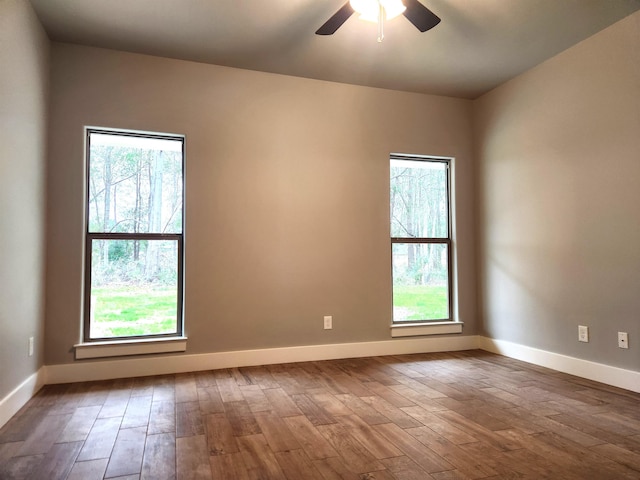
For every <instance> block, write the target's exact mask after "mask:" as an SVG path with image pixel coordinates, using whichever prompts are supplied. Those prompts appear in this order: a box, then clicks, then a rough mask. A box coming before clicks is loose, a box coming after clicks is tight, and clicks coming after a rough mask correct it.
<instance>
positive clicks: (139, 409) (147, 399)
mask: <svg viewBox="0 0 640 480" xmlns="http://www.w3.org/2000/svg"><path fill="white" fill-rule="evenodd" d="M151 399H152V396H151V395H148V396H133V394H132V396H131V398H130V399H129V402H128V403H127V409H126V410H125V413H124V417H123V418H122V425H121V427H120V428H133V427H145V426H147V425H148V424H149V414H150V413H151Z"/></svg>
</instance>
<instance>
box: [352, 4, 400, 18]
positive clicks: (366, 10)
mask: <svg viewBox="0 0 640 480" xmlns="http://www.w3.org/2000/svg"><path fill="white" fill-rule="evenodd" d="M349 3H350V4H351V8H353V9H354V10H355V11H356V12H358V15H360V19H362V20H366V21H368V22H374V23H378V20H379V18H378V17H379V16H380V11H381V9H380V7H382V8H383V9H384V13H385V20H391V19H392V18H395V17H397V16H398V15H401V14H402V13H403V12H404V11H405V10H406V8H407V7H405V6H404V4H403V3H402V0H349Z"/></svg>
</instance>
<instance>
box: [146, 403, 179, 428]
mask: <svg viewBox="0 0 640 480" xmlns="http://www.w3.org/2000/svg"><path fill="white" fill-rule="evenodd" d="M153 398H155V397H153ZM175 432H176V405H175V403H173V401H167V400H159V401H154V402H152V403H151V412H150V414H149V426H148V428H147V435H156V434H158V433H175Z"/></svg>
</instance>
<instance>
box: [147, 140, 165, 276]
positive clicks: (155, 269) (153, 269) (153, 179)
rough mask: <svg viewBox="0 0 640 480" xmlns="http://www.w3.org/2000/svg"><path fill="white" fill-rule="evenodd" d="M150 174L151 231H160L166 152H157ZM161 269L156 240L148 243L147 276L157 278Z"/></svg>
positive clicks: (152, 161)
mask: <svg viewBox="0 0 640 480" xmlns="http://www.w3.org/2000/svg"><path fill="white" fill-rule="evenodd" d="M149 167H150V175H149V187H150V188H149V232H152V233H160V232H161V228H162V225H161V224H162V174H163V167H164V152H162V151H160V152H156V153H155V154H154V155H153V158H152V159H151V163H150V165H149ZM159 270H160V249H159V248H158V243H157V242H156V241H150V242H149V243H148V245H147V257H146V277H147V280H148V281H150V282H151V281H153V280H155V279H156V277H157V275H158V273H159Z"/></svg>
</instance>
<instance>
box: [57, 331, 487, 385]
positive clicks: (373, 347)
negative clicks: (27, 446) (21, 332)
mask: <svg viewBox="0 0 640 480" xmlns="http://www.w3.org/2000/svg"><path fill="white" fill-rule="evenodd" d="M475 348H478V337H477V336H475V335H473V336H458V337H428V338H411V339H396V340H385V341H379V342H359V343H337V344H331V345H308V346H302V347H284V348H266V349H260V350H241V351H233V352H219V353H204V354H196V355H174V356H163V357H136V358H125V359H119V360H107V361H87V362H75V363H69V364H63V365H47V367H46V382H47V383H48V384H52V383H67V382H84V381H92V380H108V379H114V378H122V377H142V376H147V375H163V374H169V373H181V372H195V371H200V370H214V369H219V368H230V367H248V366H255V365H269V364H276V363H291V362H309V361H317V360H332V359H336V358H357V357H373V356H379V355H400V354H409V353H427V352H451V351H459V350H472V349H475Z"/></svg>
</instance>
